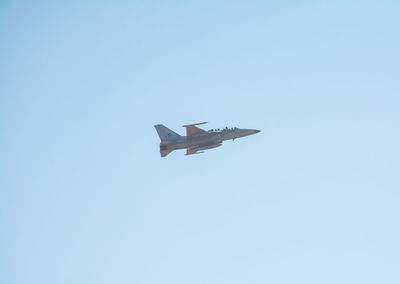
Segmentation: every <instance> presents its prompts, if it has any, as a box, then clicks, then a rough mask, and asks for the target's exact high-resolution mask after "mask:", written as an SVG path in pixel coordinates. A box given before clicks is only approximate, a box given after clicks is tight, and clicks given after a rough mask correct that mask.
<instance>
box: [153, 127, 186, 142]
mask: <svg viewBox="0 0 400 284" xmlns="http://www.w3.org/2000/svg"><path fill="white" fill-rule="evenodd" d="M154 127H155V128H156V130H157V133H158V136H160V140H161V142H163V141H177V140H181V139H182V138H183V137H182V136H180V135H179V134H178V133H175V132H173V131H172V130H171V129H169V128H168V127H165V126H164V125H162V124H157V125H154Z"/></svg>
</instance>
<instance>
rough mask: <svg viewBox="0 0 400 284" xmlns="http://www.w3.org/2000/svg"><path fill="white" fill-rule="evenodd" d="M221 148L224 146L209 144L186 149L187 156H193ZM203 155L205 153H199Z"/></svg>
mask: <svg viewBox="0 0 400 284" xmlns="http://www.w3.org/2000/svg"><path fill="white" fill-rule="evenodd" d="M219 146H222V143H207V144H200V145H197V146H194V147H190V148H187V149H186V155H193V154H198V153H197V152H198V151H202V150H208V149H213V148H217V147H219ZM199 153H203V152H199Z"/></svg>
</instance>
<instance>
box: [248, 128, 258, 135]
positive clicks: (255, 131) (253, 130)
mask: <svg viewBox="0 0 400 284" xmlns="http://www.w3.org/2000/svg"><path fill="white" fill-rule="evenodd" d="M260 131H261V130H257V129H249V133H250V135H252V134H256V133H258V132H260Z"/></svg>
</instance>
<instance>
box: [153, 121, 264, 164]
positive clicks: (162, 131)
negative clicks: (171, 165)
mask: <svg viewBox="0 0 400 284" xmlns="http://www.w3.org/2000/svg"><path fill="white" fill-rule="evenodd" d="M205 123H207V122H201V123H195V124H188V125H184V126H183V127H185V128H186V136H181V135H179V134H177V133H175V132H173V131H172V130H171V129H169V128H167V127H165V126H164V125H162V124H157V125H154V127H155V128H156V130H157V133H158V136H160V139H161V143H160V154H161V157H165V156H167V155H168V154H169V153H171V152H172V151H174V150H178V149H186V155H193V154H199V153H203V152H199V151H202V150H208V149H212V148H216V147H219V146H222V142H223V141H225V140H230V139H232V140H235V139H236V138H240V137H244V136H248V135H252V134H256V133H258V132H260V130H256V129H240V128H236V127H235V128H228V127H225V128H224V129H211V130H208V131H206V130H203V129H201V128H198V127H196V125H201V124H205Z"/></svg>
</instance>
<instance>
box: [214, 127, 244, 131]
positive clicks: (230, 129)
mask: <svg viewBox="0 0 400 284" xmlns="http://www.w3.org/2000/svg"><path fill="white" fill-rule="evenodd" d="M238 129H239V128H237V127H231V128H228V127H225V128H223V129H220V128H216V129H210V130H208V132H223V131H235V130H238Z"/></svg>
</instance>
